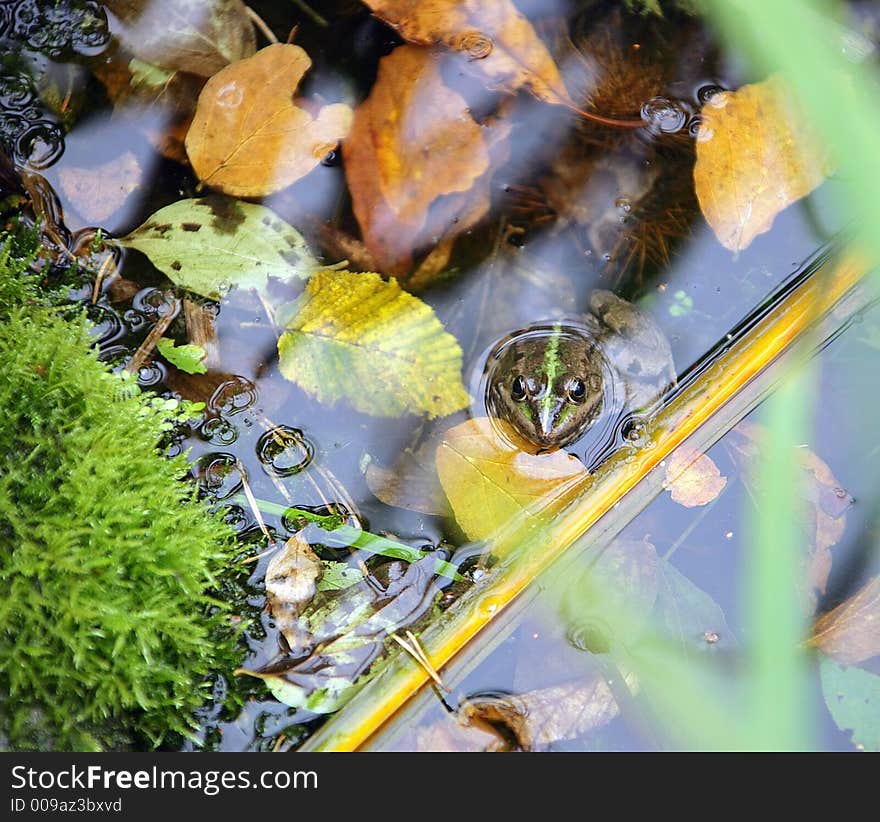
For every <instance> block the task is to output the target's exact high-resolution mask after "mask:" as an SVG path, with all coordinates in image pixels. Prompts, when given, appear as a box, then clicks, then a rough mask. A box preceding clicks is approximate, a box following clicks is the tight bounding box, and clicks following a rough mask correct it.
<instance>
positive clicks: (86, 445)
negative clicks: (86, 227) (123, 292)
mask: <svg viewBox="0 0 880 822" xmlns="http://www.w3.org/2000/svg"><path fill="white" fill-rule="evenodd" d="M9 245H10V243H9V242H7V243H6V246H7V248H5V249H4V250H3V251H2V252H0V747H11V748H15V749H29V748H55V749H62V750H71V749H74V750H83V749H85V750H89V749H107V748H119V747H146V746H155V745H159V744H161V743H162V742H163V741H166V742H168V741H171V739H172V737H174V736H175V735H177V734H186V733H188V732H189V731H190V730H191V729H192V728H193V727H194V720H193V718H192V717H193V711H194V710H195V709H196V708H197V707H199V705H201V704H202V703H203V701H204V698H205V696H206V692H205V689H206V688H207V687H208V686H207V682H208V677H209V675H210V674H212V673H216V672H217V671H218V670H224V669H228V667H229V666H231V664H232V660H231V656H232V640H231V637H230V632H229V630H228V628H227V627H226V626H227V625H228V613H227V610H226V608H225V607H224V606H223V605H222V604H221V603H218V602H216V601H214V600H213V599H212V598H211V596H210V595H209V593H208V592H210V591H211V590H213V589H216V580H215V575H216V574H217V573H218V572H219V571H220V570H221V569H222V568H223V567H224V564H225V563H226V562H227V561H228V556H229V550H230V547H231V544H232V537H231V532H230V530H229V529H228V528H227V526H225V525H224V524H223V523H222V521H221V520H220V518H219V516H218V515H216V514H212V513H210V512H209V511H208V510H207V509H206V508H205V506H204V505H202V504H200V503H199V502H197V501H196V500H195V499H194V498H193V491H192V487H191V485H189V484H188V483H185V482H182V481H181V480H182V478H183V477H184V475H185V474H186V473H187V471H188V466H187V463H186V460H185V459H184V458H183V457H177V458H174V459H168V458H166V457H165V456H163V455H162V454H161V453H160V451H159V449H158V447H157V445H158V443H159V442H160V441H161V440H162V437H163V434H164V433H165V432H166V431H167V428H168V419H167V418H168V411H167V409H166V408H165V407H164V404H155V403H151V402H150V400H149V398H148V397H146V396H144V395H142V394H140V393H139V392H138V391H137V388H136V386H134V385H133V384H132V383H131V382H130V381H129V382H126V381H123V380H122V378H120V377H118V376H115V375H113V374H111V373H110V372H109V371H108V370H107V369H106V367H105V366H104V365H103V364H101V363H100V362H99V361H98V360H97V358H96V356H95V354H94V353H93V352H92V351H91V350H90V349H89V340H88V332H87V329H86V326H85V323H84V321H83V320H81V319H76V320H75V321H73V322H71V321H70V320H69V319H62V318H60V317H59V316H58V314H57V312H56V311H55V310H54V309H52V308H50V307H47V306H46V305H44V304H43V303H42V301H41V300H40V299H39V296H38V294H37V292H36V290H35V289H34V287H33V285H32V284H31V283H30V281H29V278H28V277H27V276H26V275H25V272H24V268H25V266H24V264H23V263H21V262H16V261H14V260H13V259H12V258H11V256H10V254H9V253H8V246H9Z"/></svg>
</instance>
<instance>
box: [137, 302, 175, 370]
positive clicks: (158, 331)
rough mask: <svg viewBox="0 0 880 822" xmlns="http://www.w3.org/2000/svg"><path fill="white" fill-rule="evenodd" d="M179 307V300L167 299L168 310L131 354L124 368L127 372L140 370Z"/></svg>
mask: <svg viewBox="0 0 880 822" xmlns="http://www.w3.org/2000/svg"><path fill="white" fill-rule="evenodd" d="M179 308H180V302H179V301H178V300H176V299H172V300H170V301H169V303H168V311H167V312H166V313H165V314H163V315H162V316H161V317H159V319H158V320H157V321H156V324H155V325H154V326H153V328H152V329H151V330H150V333H149V334H147V336H146V339H144V341H143V342H142V343H141V344H140V347H139V348H138V350H137V351H135V352H134V356H132V358H131V359H130V360H129V361H128V363H127V364H126V366H125V370H126V371H128V373H129V374H137V372H138V371H140V370H141V367H142V366H143V364H144V363H145V362H146V361H147V357H149V356H150V354H152V353H153V349H154V348H155V347H156V343H158V342H159V340H160V339H162V336H163V335H164V334H165V332H166V331H167V330H168V327H169V326H170V325H171V323H172V322H173V321H174V318H175V317H176V316H177V311H178V309H179Z"/></svg>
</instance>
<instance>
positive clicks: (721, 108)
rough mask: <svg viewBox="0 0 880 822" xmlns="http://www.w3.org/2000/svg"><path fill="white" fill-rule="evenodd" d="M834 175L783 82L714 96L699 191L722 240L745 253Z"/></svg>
mask: <svg viewBox="0 0 880 822" xmlns="http://www.w3.org/2000/svg"><path fill="white" fill-rule="evenodd" d="M829 171H830V166H829V162H828V159H827V157H826V152H825V151H824V149H823V148H822V147H821V145H820V144H819V143H818V141H817V140H816V138H815V136H814V135H813V134H812V132H811V131H810V129H809V127H808V124H807V123H806V121H805V119H804V117H803V115H802V114H801V113H800V112H798V111H796V110H795V109H794V107H793V97H792V95H791V93H790V92H789V91H788V89H787V87H786V86H785V83H784V81H783V79H782V77H781V76H779V75H774V76H773V77H771V78H770V79H769V80H765V81H764V82H762V83H755V84H753V85H748V86H743V87H742V88H740V89H739V90H737V91H724V92H720V93H718V94H716V95H714V96H713V97H712V98H711V99H710V100H709V101H708V102H707V103H706V104H705V105H704V106H703V110H702V122H701V123H700V130H699V133H698V134H697V162H696V165H695V166H694V185H695V187H696V191H697V197H698V199H699V201H700V208H701V209H702V211H703V215H704V216H705V217H706V220H707V222H708V223H709V225H710V226H712V230H713V231H714V232H715V235H716V236H717V237H718V240H719V241H720V242H721V243H722V245H724V246H725V247H726V248H729V249H730V250H731V251H742V250H743V249H744V248H747V247H748V246H749V245H750V244H751V242H752V240H754V238H755V237H756V236H757V235H759V234H763V233H764V232H765V231H769V230H770V226H772V225H773V220H774V219H775V218H776V215H777V214H778V213H779V212H780V211H782V210H783V209H784V208H786V207H787V206H789V205H791V204H792V203H794V202H796V201H797V200H799V199H800V198H801V197H805V196H806V195H807V194H809V193H810V192H811V191H812V190H813V189H814V188H816V187H817V186H818V185H819V184H820V183H821V182H822V181H823V180H824V179H825V176H826V174H828V173H829Z"/></svg>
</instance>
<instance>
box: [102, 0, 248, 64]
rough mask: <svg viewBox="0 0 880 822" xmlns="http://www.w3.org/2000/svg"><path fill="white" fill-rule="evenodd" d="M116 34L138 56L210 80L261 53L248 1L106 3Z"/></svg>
mask: <svg viewBox="0 0 880 822" xmlns="http://www.w3.org/2000/svg"><path fill="white" fill-rule="evenodd" d="M104 5H105V6H107V8H108V9H110V11H112V12H113V14H114V15H116V18H117V20H118V21H119V23H120V25H118V26H116V27H114V29H113V33H114V34H115V35H116V36H117V37H118V38H119V39H120V40H121V41H122V43H123V45H125V47H126V48H127V49H128V50H129V51H130V52H131V53H132V54H134V55H136V56H137V57H139V58H140V59H141V60H143V61H145V62H147V63H153V64H154V65H156V66H159V67H161V68H164V69H169V70H171V71H188V72H191V73H193V74H199V75H201V76H202V77H210V76H211V75H212V74H216V73H217V72H218V71H220V69H222V68H223V67H224V66H226V65H228V64H229V63H233V62H235V61H236V60H241V59H243V58H245V57H249V56H250V55H251V54H253V53H254V51H255V49H256V38H255V36H254V27H253V25H252V24H251V21H250V19H249V18H248V15H247V7H246V6H245V4H244V3H243V2H242V0H200V2H198V3H193V2H192V1H191V0H106V2H105V3H104Z"/></svg>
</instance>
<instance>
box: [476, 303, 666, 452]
mask: <svg viewBox="0 0 880 822" xmlns="http://www.w3.org/2000/svg"><path fill="white" fill-rule="evenodd" d="M496 351H497V353H496V359H495V360H494V362H493V363H492V364H491V365H490V368H491V373H490V376H489V382H488V396H487V400H488V407H489V412H490V414H493V415H495V416H496V417H498V418H500V419H503V420H505V421H506V422H507V423H509V424H510V425H511V426H512V427H513V428H514V430H515V431H516V432H517V433H518V434H519V435H520V436H522V437H524V438H525V439H526V440H528V441H529V442H530V443H532V444H533V445H535V446H537V449H538V450H539V452H543V451H552V450H555V449H557V448H562V447H564V446H566V445H569V444H571V443H573V442H575V441H576V440H579V439H580V438H581V437H582V436H584V434H585V433H586V431H587V430H588V429H589V428H590V427H591V426H593V424H594V423H595V422H596V421H597V420H599V419H600V418H601V417H602V415H603V414H619V413H621V412H622V411H637V410H645V409H646V408H648V407H649V406H650V405H651V403H652V402H656V400H657V398H658V397H659V395H660V394H661V393H662V392H663V390H664V389H665V388H666V387H668V386H669V385H671V384H674V383H675V371H674V366H673V362H672V352H671V351H670V348H669V343H668V341H667V340H666V337H665V336H664V334H663V332H662V331H661V330H660V329H659V328H658V326H657V325H656V323H654V321H653V319H652V318H651V317H650V316H649V315H648V314H646V313H645V312H643V311H641V310H640V309H638V308H636V307H635V306H634V305H632V304H631V303H628V302H627V301H626V300H622V299H620V298H619V297H617V296H616V295H614V294H612V293H611V292H610V291H594V292H593V294H592V295H591V298H590V314H589V315H587V316H586V317H584V318H582V319H581V320H580V321H578V322H575V323H563V322H558V323H553V324H547V325H543V326H536V327H533V328H531V329H526V330H524V331H523V332H518V333H517V334H514V335H512V336H511V337H510V338H507V340H505V341H503V343H502V344H501V345H500V346H499V348H498V349H496Z"/></svg>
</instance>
